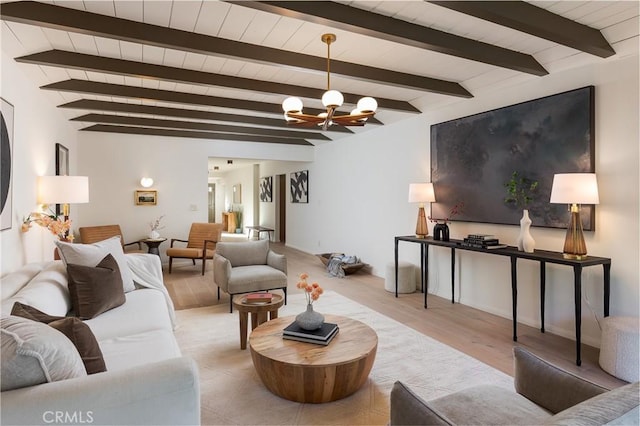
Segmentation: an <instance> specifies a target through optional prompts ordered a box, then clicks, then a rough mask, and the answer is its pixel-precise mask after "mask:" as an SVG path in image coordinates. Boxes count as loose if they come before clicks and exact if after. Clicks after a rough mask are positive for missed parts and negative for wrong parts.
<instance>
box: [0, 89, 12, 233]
mask: <svg viewBox="0 0 640 426" xmlns="http://www.w3.org/2000/svg"><path fill="white" fill-rule="evenodd" d="M0 103H1V105H0V144H1V151H0V174H1V175H2V177H1V178H0V211H1V212H2V213H1V214H0V229H3V230H4V229H9V228H11V225H12V215H13V200H12V198H13V196H12V187H13V182H12V176H13V170H12V168H13V161H12V156H13V152H12V151H13V105H11V104H10V103H9V102H7V101H5V100H4V99H1V98H0Z"/></svg>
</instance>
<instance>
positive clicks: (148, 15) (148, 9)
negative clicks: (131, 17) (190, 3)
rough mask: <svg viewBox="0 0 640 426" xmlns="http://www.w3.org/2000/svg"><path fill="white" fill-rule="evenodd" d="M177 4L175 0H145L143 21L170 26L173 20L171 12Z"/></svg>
mask: <svg viewBox="0 0 640 426" xmlns="http://www.w3.org/2000/svg"><path fill="white" fill-rule="evenodd" d="M175 5H176V3H175V2H173V1H167V0H160V1H155V0H154V1H145V2H144V4H143V14H144V15H143V16H144V21H143V22H145V23H147V24H152V25H159V26H161V27H168V26H169V22H170V21H171V12H172V10H173V8H174V7H175Z"/></svg>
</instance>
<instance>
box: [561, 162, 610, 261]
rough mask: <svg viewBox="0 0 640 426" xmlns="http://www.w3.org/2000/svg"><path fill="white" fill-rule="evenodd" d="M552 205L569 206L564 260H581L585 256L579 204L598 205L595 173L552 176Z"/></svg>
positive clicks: (585, 249)
mask: <svg viewBox="0 0 640 426" xmlns="http://www.w3.org/2000/svg"><path fill="white" fill-rule="evenodd" d="M549 201H550V202H551V203H554V204H569V211H570V212H571V219H570V221H569V225H568V226H567V236H566V238H565V240H564V249H563V250H562V254H563V256H564V257H565V258H566V259H577V260H581V259H584V258H585V257H586V256H587V245H586V243H585V242H584V234H583V232H582V220H581V219H580V204H598V203H599V202H600V200H599V197H598V182H597V180H596V175H595V173H560V174H556V175H554V176H553V185H552V187H551V199H550V200H549Z"/></svg>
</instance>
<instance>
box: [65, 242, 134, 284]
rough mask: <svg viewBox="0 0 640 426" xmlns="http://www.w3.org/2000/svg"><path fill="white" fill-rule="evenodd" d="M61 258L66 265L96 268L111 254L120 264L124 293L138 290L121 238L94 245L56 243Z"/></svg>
mask: <svg viewBox="0 0 640 426" xmlns="http://www.w3.org/2000/svg"><path fill="white" fill-rule="evenodd" d="M55 243H56V246H57V247H58V250H59V251H60V258H61V259H62V261H63V262H64V264H65V265H69V264H70V263H73V264H75V265H84V266H96V265H97V264H98V263H99V262H100V261H101V260H102V259H104V257H105V256H106V255H107V254H111V255H112V256H113V258H114V259H115V260H116V262H118V267H119V268H120V275H121V276H122V285H123V286H124V292H125V293H128V292H130V291H133V290H135V289H136V286H135V284H134V283H133V275H132V274H131V270H130V269H129V266H128V265H127V258H126V257H125V256H126V255H125V254H124V251H123V250H122V243H121V242H120V237H111V238H107V239H106V240H102V241H98V242H97V243H93V244H71V243H65V242H64V241H55Z"/></svg>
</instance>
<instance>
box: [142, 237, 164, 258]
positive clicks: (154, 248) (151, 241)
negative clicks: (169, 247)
mask: <svg viewBox="0 0 640 426" xmlns="http://www.w3.org/2000/svg"><path fill="white" fill-rule="evenodd" d="M140 241H142V242H143V243H145V244H146V245H147V247H149V253H151V254H155V255H158V256H160V250H159V249H158V247H160V244H162V243H164V242H165V241H167V239H166V238H145V239H144V240H140Z"/></svg>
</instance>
